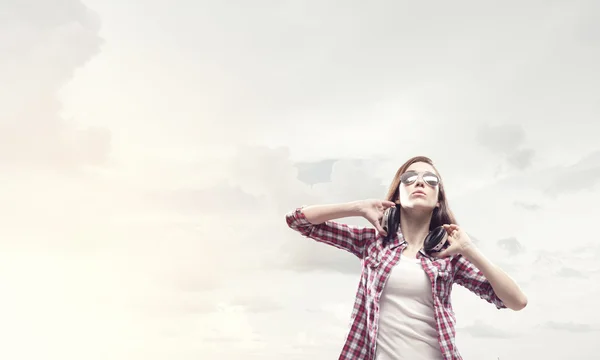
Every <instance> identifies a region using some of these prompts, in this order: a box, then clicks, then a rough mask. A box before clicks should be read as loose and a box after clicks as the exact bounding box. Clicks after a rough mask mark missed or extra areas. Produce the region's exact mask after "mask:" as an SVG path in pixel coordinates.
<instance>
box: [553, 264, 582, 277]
mask: <svg viewBox="0 0 600 360" xmlns="http://www.w3.org/2000/svg"><path fill="white" fill-rule="evenodd" d="M557 275H558V276H561V277H566V278H579V279H585V278H587V276H586V275H585V274H584V273H583V272H582V271H580V270H577V269H573V268H570V267H563V268H561V269H560V270H559V271H558V274H557Z"/></svg>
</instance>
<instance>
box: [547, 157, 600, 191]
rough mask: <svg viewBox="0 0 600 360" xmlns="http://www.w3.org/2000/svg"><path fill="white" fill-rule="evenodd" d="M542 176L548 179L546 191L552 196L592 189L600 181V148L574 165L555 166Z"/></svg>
mask: <svg viewBox="0 0 600 360" xmlns="http://www.w3.org/2000/svg"><path fill="white" fill-rule="evenodd" d="M542 176H543V175H542ZM542 178H545V179H547V182H546V185H545V186H544V193H545V194H546V195H548V196H550V197H555V196H557V195H561V194H568V193H574V192H578V191H585V190H592V189H593V188H594V187H595V186H596V185H597V184H598V182H599V181H600V150H599V151H595V152H592V153H590V154H588V155H586V156H584V157H583V158H581V159H580V160H579V161H578V162H577V163H575V164H573V165H565V166H561V167H556V168H553V169H551V170H549V171H547V172H546V174H545V176H543V177H542ZM574 180H575V181H574Z"/></svg>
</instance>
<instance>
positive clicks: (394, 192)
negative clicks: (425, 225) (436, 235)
mask: <svg viewBox="0 0 600 360" xmlns="http://www.w3.org/2000/svg"><path fill="white" fill-rule="evenodd" d="M416 162H424V163H427V164H429V165H431V166H432V167H433V169H434V170H435V172H436V174H437V176H438V177H439V178H440V184H439V188H440V191H439V194H438V201H439V203H440V206H439V207H436V208H435V209H434V210H433V214H432V215H431V222H430V223H429V230H433V229H435V228H436V227H438V226H441V225H444V224H458V223H457V222H456V218H455V217H454V214H453V213H452V210H450V206H448V200H447V198H446V191H445V190H444V182H443V181H442V177H441V175H440V173H439V172H438V170H437V169H436V167H435V165H433V161H432V160H431V159H430V158H428V157H426V156H415V157H413V158H410V159H408V160H407V161H406V162H405V163H404V164H402V166H400V168H399V169H398V171H396V175H395V176H394V179H393V180H392V183H391V184H390V188H389V190H388V193H387V196H386V200H389V201H393V202H395V203H396V204H397V205H401V204H400V193H399V187H400V177H401V176H402V174H404V172H406V169H407V168H408V167H409V166H410V165H412V164H414V163H416Z"/></svg>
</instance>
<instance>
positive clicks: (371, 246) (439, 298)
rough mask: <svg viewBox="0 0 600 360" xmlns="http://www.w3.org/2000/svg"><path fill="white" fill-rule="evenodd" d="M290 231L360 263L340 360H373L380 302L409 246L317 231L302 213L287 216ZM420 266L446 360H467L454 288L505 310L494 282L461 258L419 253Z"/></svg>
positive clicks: (341, 228) (347, 228)
mask: <svg viewBox="0 0 600 360" xmlns="http://www.w3.org/2000/svg"><path fill="white" fill-rule="evenodd" d="M286 221H287V224H288V226H289V227H290V228H291V229H293V230H295V231H298V232H299V233H300V234H302V235H304V236H306V237H308V238H311V239H314V240H316V241H319V242H322V243H325V244H329V245H332V246H335V247H337V248H340V249H344V250H346V251H348V252H350V253H352V254H354V255H355V256H356V257H358V258H359V259H360V260H361V263H362V274H361V277H360V281H359V285H358V289H357V291H356V298H355V301H354V308H353V310H352V314H351V321H350V330H349V332H348V333H347V335H346V339H345V343H344V346H343V348H342V352H341V354H340V357H339V359H340V360H374V359H375V349H376V344H377V331H378V323H379V299H380V297H381V293H382V291H383V288H384V286H385V283H386V281H387V278H388V276H389V274H390V271H391V269H392V268H393V267H394V265H396V263H397V262H398V260H399V259H400V254H401V252H402V251H403V250H404V249H405V248H406V246H407V242H406V241H405V240H404V238H403V236H402V233H401V232H400V231H398V234H397V236H394V237H393V238H392V240H391V241H390V242H389V244H388V245H386V246H385V247H382V242H381V241H377V240H378V239H380V236H379V235H378V234H377V230H376V229H374V228H370V227H360V226H352V225H347V224H341V223H337V222H334V221H327V222H324V223H322V224H318V225H314V224H312V223H310V222H309V221H308V220H307V219H306V217H305V216H304V213H303V212H302V207H300V208H296V209H295V210H293V211H291V212H289V213H288V214H286ZM419 254H420V255H421V256H420V259H421V265H422V267H423V269H424V270H425V272H426V273H427V275H428V276H429V279H430V280H431V291H432V294H433V295H434V296H433V300H434V314H435V322H436V327H437V333H438V343H439V345H440V350H441V353H442V356H443V358H444V360H459V359H462V357H461V355H460V353H459V351H458V349H457V348H456V342H455V335H456V330H455V327H454V325H455V323H456V318H455V316H454V310H453V309H452V304H451V301H450V293H451V291H452V285H453V284H454V283H457V284H459V285H462V286H464V287H465V288H467V289H468V290H470V291H472V292H473V293H475V294H476V295H478V296H479V297H481V298H482V299H484V300H486V301H488V302H489V303H492V304H494V305H495V306H496V308H498V309H502V308H506V306H505V305H504V303H503V302H502V300H500V299H499V298H498V296H497V295H496V294H495V292H494V290H493V289H492V286H491V285H490V283H489V281H487V279H486V278H485V277H484V276H483V274H482V273H481V271H479V270H478V269H477V268H476V267H475V266H474V265H473V264H471V263H470V262H469V261H468V260H467V259H466V258H465V257H463V256H461V255H455V256H450V257H447V258H432V257H429V256H428V255H427V254H425V253H424V252H423V251H421V252H419Z"/></svg>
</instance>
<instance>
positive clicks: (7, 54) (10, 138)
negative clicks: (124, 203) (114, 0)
mask: <svg viewBox="0 0 600 360" xmlns="http://www.w3.org/2000/svg"><path fill="white" fill-rule="evenodd" d="M0 14H3V15H4V17H5V18H4V20H3V21H0V24H2V25H1V31H0V34H1V35H0V51H1V52H2V54H3V55H2V57H1V58H0V78H2V79H3V81H2V82H3V86H2V89H0V99H2V100H1V101H2V106H0V119H1V120H0V164H1V165H4V166H26V167H38V168H39V167H43V168H51V169H57V168H60V169H65V168H69V169H72V168H77V167H79V166H81V165H102V164H105V163H106V162H107V160H108V156H109V154H110V143H111V134H110V131H109V130H107V129H104V128H81V127H79V126H77V124H76V123H75V122H73V121H72V120H71V119H64V118H61V115H60V112H61V110H62V109H61V104H60V103H59V100H58V91H59V90H60V88H61V87H62V86H63V85H64V84H65V83H66V82H68V81H69V80H70V79H71V78H72V77H73V74H74V72H75V71H76V69H77V68H79V67H81V66H83V65H84V64H86V63H87V62H88V61H89V60H90V59H91V58H92V57H93V56H94V55H96V54H98V53H99V51H100V46H101V45H102V43H103V40H102V39H101V38H100V37H99V30H100V22H99V18H98V16H97V15H96V14H95V13H93V12H92V11H90V9H88V8H87V7H85V6H84V5H83V4H82V3H81V2H80V1H75V0H73V1H61V2H60V3H58V4H55V3H44V2H41V3H40V2H35V5H34V4H33V3H32V2H31V1H19V0H11V1H8V2H6V1H4V2H3V3H2V5H1V7H0Z"/></svg>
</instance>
